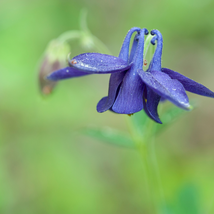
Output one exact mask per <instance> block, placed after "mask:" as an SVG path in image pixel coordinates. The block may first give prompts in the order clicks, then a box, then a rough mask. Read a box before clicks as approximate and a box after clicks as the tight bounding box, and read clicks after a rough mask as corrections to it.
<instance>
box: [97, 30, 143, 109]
mask: <svg viewBox="0 0 214 214" xmlns="http://www.w3.org/2000/svg"><path fill="white" fill-rule="evenodd" d="M140 30H141V29H140V28H136V27H134V28H132V29H131V30H129V32H128V33H127V35H126V37H125V39H124V42H123V45H122V48H121V50H120V54H119V58H121V59H123V60H124V61H128V60H129V62H132V59H133V56H134V54H135V51H136V47H137V44H138V36H139V34H136V36H135V38H134V41H133V44H132V49H131V54H130V57H129V45H130V40H131V36H132V34H133V33H134V32H140ZM125 74H126V71H123V72H118V73H113V74H111V77H110V80H109V91H108V96H107V97H103V98H102V99H101V100H100V101H99V103H98V104H97V111H98V112H100V113H102V112H104V111H107V110H111V111H113V110H112V109H111V107H112V105H113V103H114V101H115V99H116V96H117V93H118V89H119V86H120V84H121V83H122V81H123V78H124V76H125Z"/></svg>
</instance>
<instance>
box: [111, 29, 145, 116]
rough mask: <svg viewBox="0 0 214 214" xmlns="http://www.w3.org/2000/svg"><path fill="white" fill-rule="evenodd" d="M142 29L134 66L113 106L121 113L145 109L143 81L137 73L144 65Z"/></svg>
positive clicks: (125, 78)
mask: <svg viewBox="0 0 214 214" xmlns="http://www.w3.org/2000/svg"><path fill="white" fill-rule="evenodd" d="M147 33H148V31H147V30H146V29H142V30H141V32H140V35H139V42H138V45H137V49H136V51H135V55H134V58H133V66H132V67H131V68H130V69H129V70H128V71H127V72H126V75H125V77H124V79H123V82H122V84H121V86H120V90H119V93H118V95H117V98H116V100H115V102H114V105H113V106H112V110H113V111H114V112H117V113H120V114H132V113H135V112H138V111H141V110H142V109H143V96H142V95H143V86H144V84H143V82H142V80H141V79H140V77H139V76H138V75H137V69H139V68H142V66H143V48H144V34H147Z"/></svg>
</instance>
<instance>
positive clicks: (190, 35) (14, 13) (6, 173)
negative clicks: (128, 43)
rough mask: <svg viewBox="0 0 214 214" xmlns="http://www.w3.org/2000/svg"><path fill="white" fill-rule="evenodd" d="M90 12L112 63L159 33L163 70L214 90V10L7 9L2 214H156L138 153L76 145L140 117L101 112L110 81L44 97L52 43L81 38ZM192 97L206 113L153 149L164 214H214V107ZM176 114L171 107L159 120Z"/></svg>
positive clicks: (122, 6)
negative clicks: (44, 64) (42, 78)
mask: <svg viewBox="0 0 214 214" xmlns="http://www.w3.org/2000/svg"><path fill="white" fill-rule="evenodd" d="M82 8H86V9H87V10H88V19H87V21H88V26H89V29H90V31H91V32H92V34H93V35H95V36H96V37H97V38H99V39H100V40H101V41H103V42H104V43H105V44H106V46H107V47H108V48H109V50H110V51H111V52H112V53H113V54H114V55H118V54H119V50H120V46H121V45H122V40H123V38H124V36H125V34H126V32H127V31H128V30H129V29H130V28H131V27H133V26H139V27H146V28H148V29H149V30H151V29H154V28H157V29H159V30H160V31H161V33H162V34H163V38H164V49H163V66H164V67H170V68H172V69H173V70H176V71H179V72H180V73H183V74H185V75H187V76H189V77H191V78H192V79H194V80H196V81H199V82H201V83H203V84H204V85H206V86H207V87H208V88H210V89H211V90H214V88H213V80H214V72H213V67H214V64H213V63H214V61H213V58H214V25H213V20H214V13H213V9H214V2H213V1H211V0H204V1H201V0H196V1H193V0H190V1H184V0H179V1H169V0H163V1H157V0H155V1H142V0H125V1H122V0H117V1H113V0H103V1H98V0H90V1H86V0H79V1H76V0H75V1H74V0H71V1H67V0H61V1H60V0H47V1H42V0H37V1H35V0H33V1H27V0H7V1H6V0H1V1H0V190H1V191H0V213H2V214H10V213H12V214H25V213H26V214H36V213H41V214H43V213H44V214H48V213H51V214H54V213H63V214H66V213H69V214H70V213H78V214H81V213H83V214H86V213H87V214H89V213H93V214H94V213H103V214H105V213H106V214H107V213H111V214H114V213H115V214H116V213H123V214H126V213H127V214H128V213H136V214H138V213H139V214H141V213H148V214H149V211H148V210H149V208H148V200H147V198H146V197H145V194H144V193H145V189H146V184H145V182H144V179H143V178H144V172H143V170H142V162H141V159H140V158H139V157H138V155H136V152H135V151H133V150H128V149H123V148H119V147H113V146H111V145H107V144H102V143H100V139H97V140H96V141H95V140H92V139H91V138H89V137H86V136H84V135H81V136H79V135H76V132H77V131H78V130H80V129H82V127H85V126H88V125H92V126H95V127H111V128H112V129H117V130H121V132H126V133H127V132H128V129H127V127H126V123H125V122H124V117H125V118H126V119H128V120H130V119H131V118H132V117H131V118H129V117H128V116H124V117H123V116H122V115H115V114H113V113H111V112H106V113H103V114H99V113H97V112H96V103H97V102H98V101H99V99H101V98H102V97H103V96H105V95H106V94H107V90H108V89H107V87H108V77H107V75H91V76H87V77H83V78H77V79H73V80H66V81H64V82H60V83H59V84H58V87H57V88H56V90H55V92H54V94H53V95H54V96H50V97H48V98H45V99H44V98H43V97H41V96H40V92H39V86H38V83H37V79H38V77H37V75H38V71H37V68H38V63H39V59H40V58H41V56H42V54H43V52H44V51H45V48H46V46H47V44H48V43H49V42H50V41H51V40H53V39H54V38H57V37H58V36H59V35H61V34H62V33H63V32H66V31H69V30H79V15H80V11H81V9H82ZM71 45H72V48H73V49H72V50H73V51H72V55H76V54H79V53H81V52H82V51H83V49H82V47H80V43H78V42H72V43H71ZM192 97H194V98H197V100H198V103H199V108H197V109H196V110H194V111H192V112H188V113H186V114H185V115H184V116H183V117H182V118H180V119H179V120H177V121H176V122H175V123H173V124H171V125H170V126H168V128H167V129H165V131H164V132H163V133H161V134H160V135H159V136H158V137H157V139H156V144H155V145H156V153H157V160H158V165H159V167H160V172H161V180H162V185H163V189H164V193H165V200H166V202H167V204H168V205H169V208H168V207H167V208H163V210H167V212H168V213H170V212H171V213H173V214H178V213H179V214H180V213H184V214H185V213H187V214H190V213H191V212H192V213H193V212H194V213H196V214H197V212H198V213H201V212H202V213H204V212H207V213H214V206H213V203H214V202H213V201H214V196H213V180H214V179H213V178H214V171H213V166H214V159H213V153H214V133H213V127H214V112H213V109H214V101H213V100H212V99H209V98H203V97H199V96H197V95H190V98H192ZM170 106H171V104H170V103H165V104H163V106H162V108H163V111H161V112H164V110H165V109H167V108H170ZM160 117H161V114H160ZM162 117H164V114H162ZM161 119H162V118H161ZM188 185H190V187H188ZM153 191H154V192H152V194H154V195H155V194H156V193H157V190H155V189H153ZM188 200H189V202H188V203H187V201H188ZM199 200H200V202H198V201H199ZM171 213H170V214H171Z"/></svg>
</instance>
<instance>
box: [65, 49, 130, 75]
mask: <svg viewBox="0 0 214 214" xmlns="http://www.w3.org/2000/svg"><path fill="white" fill-rule="evenodd" d="M69 66H71V67H73V68H75V69H78V70H80V71H84V72H88V73H115V72H121V71H125V70H127V69H129V68H130V67H131V64H128V62H126V61H124V60H123V59H120V58H119V57H115V56H111V55H107V54H100V53H84V54H80V55H78V56H75V57H74V58H73V59H72V60H70V62H69Z"/></svg>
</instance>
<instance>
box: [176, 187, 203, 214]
mask: <svg viewBox="0 0 214 214" xmlns="http://www.w3.org/2000/svg"><path fill="white" fill-rule="evenodd" d="M175 207H176V209H175V211H176V214H184V213H188V214H199V213H200V203H199V195H198V191H197V189H196V187H195V186H194V185H191V184H187V185H185V186H183V187H182V188H181V190H180V191H179V193H178V195H177V200H176V205H175Z"/></svg>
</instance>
